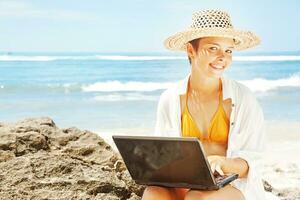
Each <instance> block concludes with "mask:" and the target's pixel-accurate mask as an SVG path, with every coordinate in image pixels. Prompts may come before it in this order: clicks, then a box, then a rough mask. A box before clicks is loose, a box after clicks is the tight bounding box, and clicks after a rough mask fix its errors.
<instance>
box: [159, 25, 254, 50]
mask: <svg viewBox="0 0 300 200" xmlns="http://www.w3.org/2000/svg"><path fill="white" fill-rule="evenodd" d="M203 37H225V38H232V39H234V49H235V50H238V51H240V50H244V49H249V48H252V47H254V46H256V45H258V44H259V43H260V39H259V37H258V36H257V35H255V33H253V32H251V31H240V30H235V29H224V28H202V29H190V30H187V31H183V32H179V33H176V34H175V35H173V36H171V37H169V38H167V39H166V40H165V42H164V45H165V47H166V48H167V49H169V50H174V51H176V50H177V51H186V45H187V43H188V42H190V41H192V40H194V39H198V38H203Z"/></svg>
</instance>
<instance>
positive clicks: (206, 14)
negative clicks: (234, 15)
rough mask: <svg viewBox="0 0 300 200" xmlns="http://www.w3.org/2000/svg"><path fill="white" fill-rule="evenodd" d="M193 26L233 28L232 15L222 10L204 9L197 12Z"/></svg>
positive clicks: (193, 18)
mask: <svg viewBox="0 0 300 200" xmlns="http://www.w3.org/2000/svg"><path fill="white" fill-rule="evenodd" d="M191 28H196V29H199V28H201V29H202V28H231V29H232V28H233V26H232V23H231V20H230V16H229V15H228V14H227V13H226V12H223V11H220V10H204V11H199V12H195V13H194V14H193V17H192V25H191Z"/></svg>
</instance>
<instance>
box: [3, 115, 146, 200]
mask: <svg viewBox="0 0 300 200" xmlns="http://www.w3.org/2000/svg"><path fill="white" fill-rule="evenodd" d="M0 125H1V126H0V185H1V187H0V199H101V200H103V199H122V200H123V199H124V200H125V199H131V200H138V199H141V195H142V192H143V190H144V187H142V186H139V185H136V184H135V183H134V182H133V181H132V179H131V177H130V175H129V173H128V171H127V170H126V167H125V165H124V163H123V161H122V159H121V157H120V155H119V154H117V153H116V152H114V151H113V150H112V148H111V147H110V146H109V145H108V144H107V143H106V142H105V141H104V140H103V139H102V138H101V137H99V136H98V135H97V134H94V133H92V132H89V131H81V130H79V129H77V128H74V127H72V128H68V129H59V128H58V127H57V126H56V125H55V123H54V122H53V120H51V119H50V118H36V119H26V120H24V121H21V122H17V123H15V124H4V123H0Z"/></svg>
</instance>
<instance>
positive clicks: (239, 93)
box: [226, 79, 257, 103]
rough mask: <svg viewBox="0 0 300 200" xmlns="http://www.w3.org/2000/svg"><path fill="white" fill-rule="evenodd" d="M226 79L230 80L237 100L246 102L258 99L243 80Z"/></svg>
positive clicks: (229, 82)
mask: <svg viewBox="0 0 300 200" xmlns="http://www.w3.org/2000/svg"><path fill="white" fill-rule="evenodd" d="M226 81H228V84H229V85H230V87H231V89H232V91H233V93H234V96H235V97H236V100H237V101H240V102H246V103H249V102H253V103H254V102H256V101H257V100H256V97H255V95H254V93H253V92H252V91H251V90H250V89H249V88H248V87H247V86H246V85H244V84H243V83H242V82H240V81H236V80H230V79H228V80H226Z"/></svg>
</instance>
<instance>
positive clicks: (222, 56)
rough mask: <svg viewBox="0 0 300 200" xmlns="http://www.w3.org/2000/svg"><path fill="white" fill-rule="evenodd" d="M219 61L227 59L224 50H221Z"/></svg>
mask: <svg viewBox="0 0 300 200" xmlns="http://www.w3.org/2000/svg"><path fill="white" fill-rule="evenodd" d="M217 59H218V61H224V59H225V52H224V51H223V50H222V49H220V50H219V52H218V58H217Z"/></svg>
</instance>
